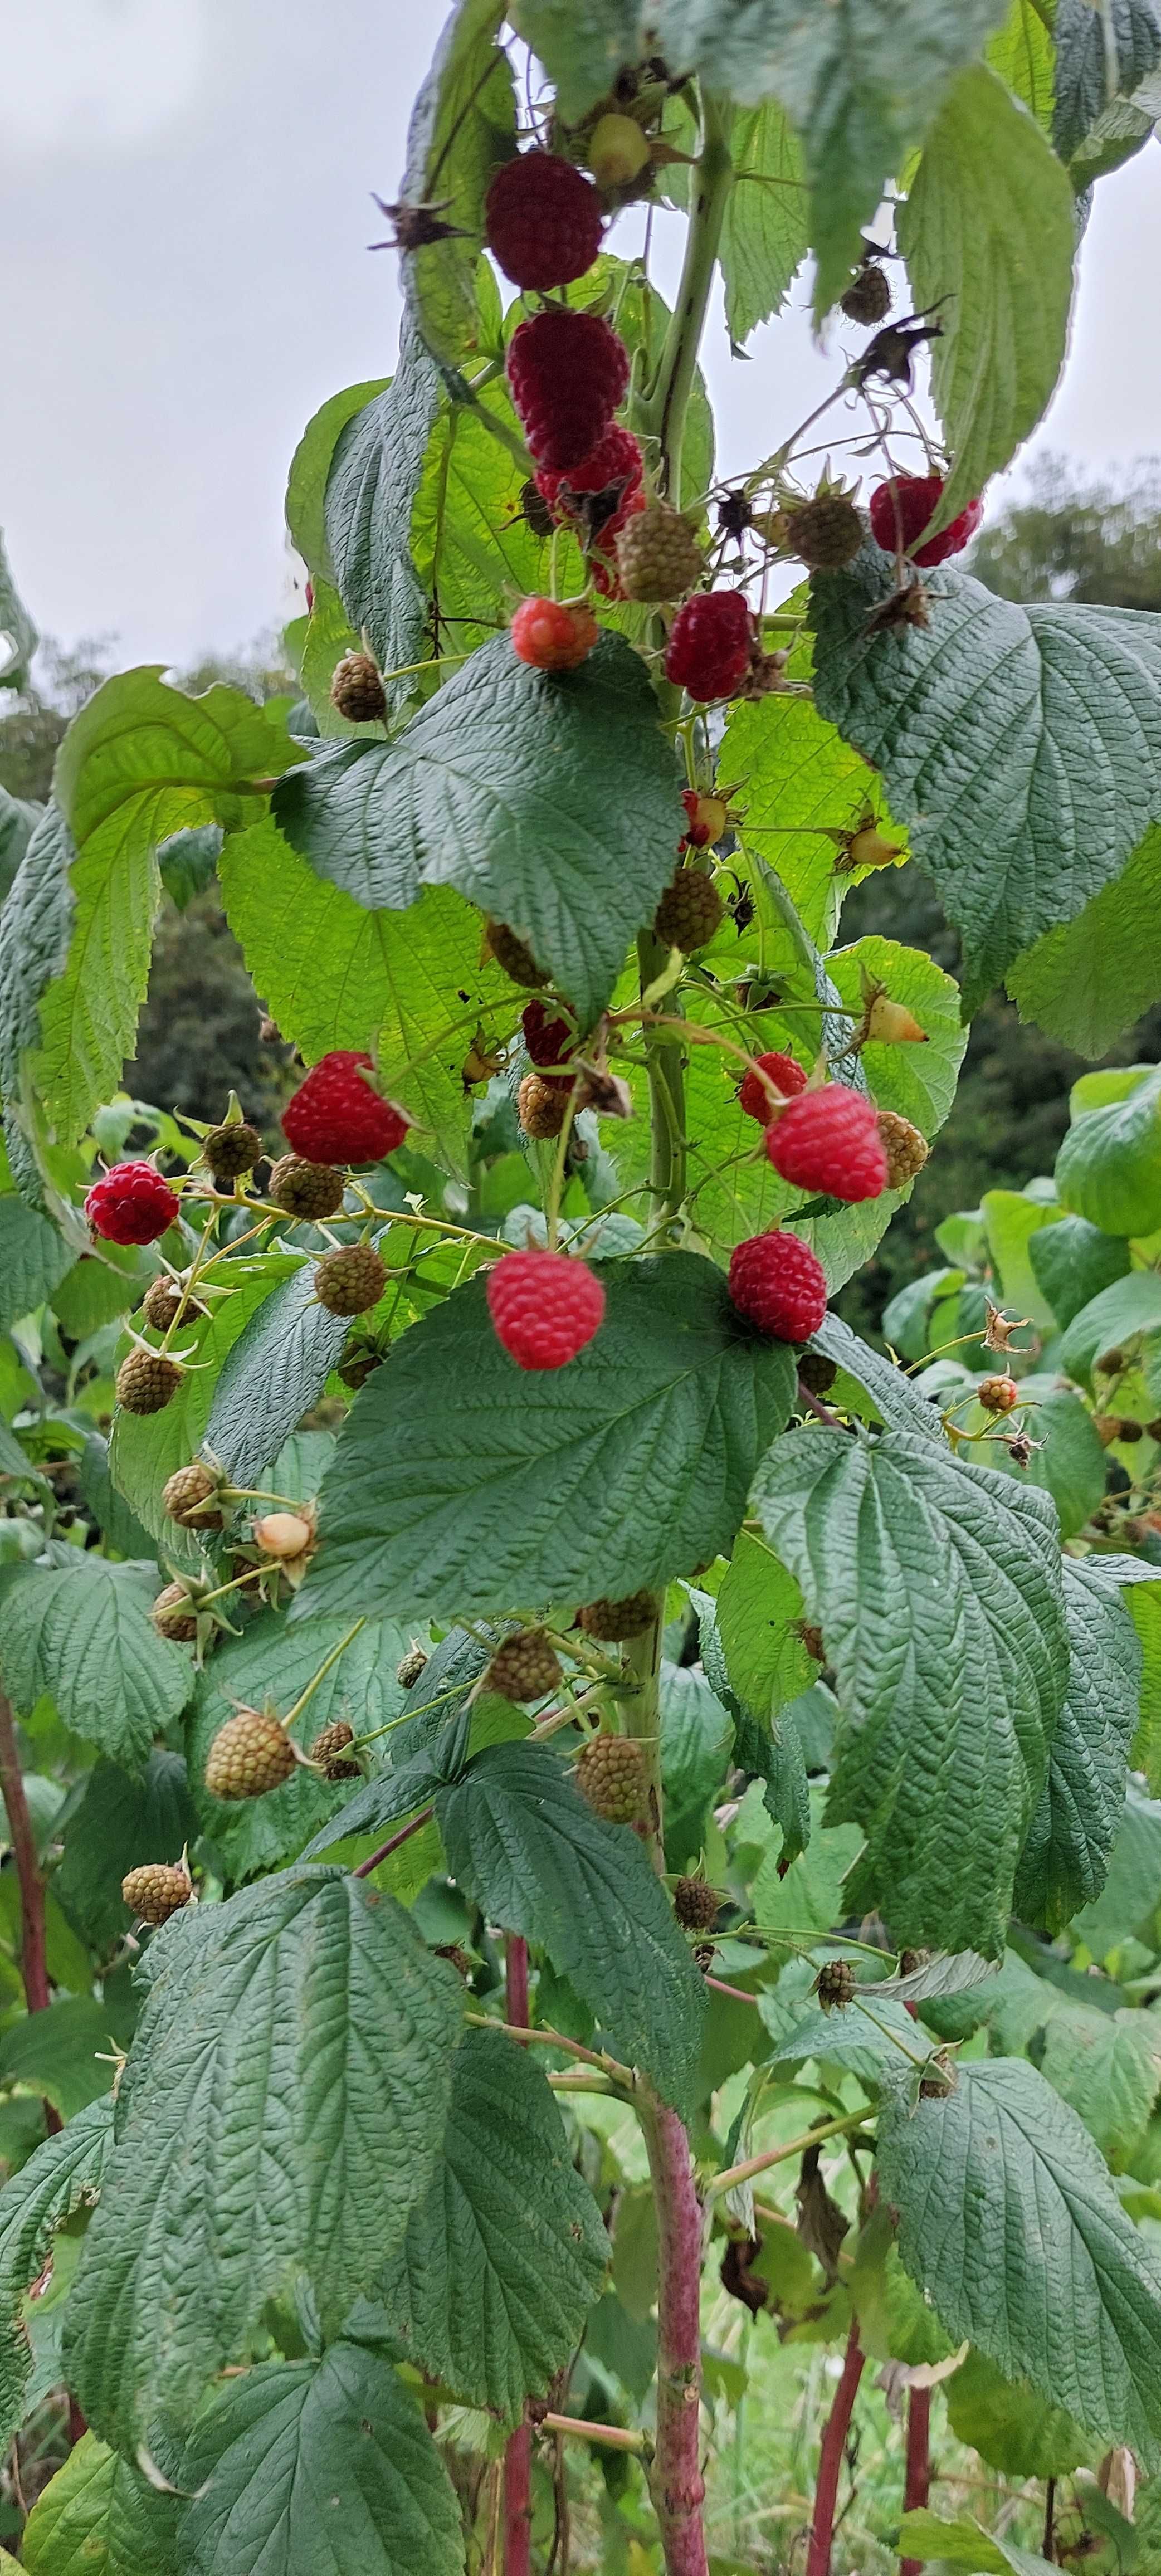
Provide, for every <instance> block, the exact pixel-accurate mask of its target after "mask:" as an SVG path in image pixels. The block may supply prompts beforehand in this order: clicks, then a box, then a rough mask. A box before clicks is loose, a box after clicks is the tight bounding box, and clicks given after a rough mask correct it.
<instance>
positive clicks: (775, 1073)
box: [738, 1047, 806, 1127]
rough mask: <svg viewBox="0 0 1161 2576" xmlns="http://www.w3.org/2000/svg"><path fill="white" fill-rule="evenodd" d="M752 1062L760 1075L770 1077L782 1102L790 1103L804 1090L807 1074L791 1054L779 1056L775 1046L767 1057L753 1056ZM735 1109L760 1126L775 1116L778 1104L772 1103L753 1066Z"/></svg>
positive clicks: (768, 1122)
mask: <svg viewBox="0 0 1161 2576" xmlns="http://www.w3.org/2000/svg"><path fill="white" fill-rule="evenodd" d="M754 1062H755V1064H760V1065H761V1067H762V1071H763V1073H768V1074H769V1076H770V1080H771V1082H772V1083H773V1085H774V1088H775V1090H776V1091H780V1092H781V1093H782V1094H783V1096H784V1098H785V1099H787V1100H793V1099H794V1098H795V1097H796V1096H797V1094H798V1093H799V1092H800V1091H805V1089H806V1075H805V1074H804V1072H803V1070H802V1066H801V1065H800V1064H796V1063H795V1061H794V1057H793V1056H792V1055H780V1054H779V1052H778V1049H777V1048H776V1047H775V1048H772V1049H771V1051H770V1053H769V1054H768V1055H760V1056H756V1057H755V1059H754ZM738 1107H739V1109H744V1111H745V1113H746V1116H747V1118H756V1119H757V1121H758V1125H759V1126H760V1127H768V1126H769V1124H770V1121H771V1119H772V1118H774V1117H776V1116H777V1102H776V1101H773V1100H771V1098H770V1094H769V1092H768V1091H767V1089H766V1085H765V1083H764V1082H762V1081H760V1079H759V1077H758V1075H757V1074H756V1073H755V1071H754V1067H753V1065H751V1067H750V1070H749V1072H748V1073H747V1074H745V1075H744V1076H743V1079H742V1085H741V1089H740V1090H739V1093H738Z"/></svg>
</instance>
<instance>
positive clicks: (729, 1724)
mask: <svg viewBox="0 0 1161 2576" xmlns="http://www.w3.org/2000/svg"><path fill="white" fill-rule="evenodd" d="M733 1739H734V1722H733V1718H732V1716H731V1715H730V1713H729V1712H728V1711H727V1710H726V1709H725V1708H724V1707H723V1706H722V1703H721V1701H720V1700H719V1699H717V1698H716V1697H715V1695H714V1692H713V1690H712V1689H711V1687H710V1684H709V1681H708V1680H707V1678H706V1675H705V1674H704V1673H697V1672H693V1671H691V1670H690V1669H689V1668H688V1667H687V1666H684V1665H680V1664H670V1663H663V1664H662V1667H661V1780H662V1788H663V1792H664V1809H665V1861H666V1867H667V1868H669V1869H685V1868H686V1867H687V1866H688V1865H689V1864H690V1862H692V1861H694V1860H695V1859H696V1858H697V1855H698V1853H699V1852H700V1850H701V1848H702V1844H703V1841H704V1839H705V1824H706V1813H707V1810H708V1807H709V1804H710V1801H711V1799H712V1797H713V1794H714V1792H715V1790H716V1791H718V1792H719V1794H720V1792H721V1790H722V1788H723V1787H724V1784H725V1776H726V1770H727V1767H728V1761H729V1755H730V1748H731V1745H732V1743H733Z"/></svg>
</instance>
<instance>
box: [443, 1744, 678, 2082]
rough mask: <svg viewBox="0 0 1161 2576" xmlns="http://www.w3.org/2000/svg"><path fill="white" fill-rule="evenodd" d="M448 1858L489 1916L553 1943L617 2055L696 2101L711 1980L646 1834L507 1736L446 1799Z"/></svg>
mask: <svg viewBox="0 0 1161 2576" xmlns="http://www.w3.org/2000/svg"><path fill="white" fill-rule="evenodd" d="M436 1815H437V1818H438V1821H439V1827H440V1831H441V1833H442V1835H443V1840H444V1847H445V1849H446V1852H447V1857H448V1867H449V1869H450V1870H451V1873H452V1876H453V1878H456V1879H457V1880H458V1881H459V1882H460V1884H461V1886H463V1887H464V1888H466V1889H467V1890H468V1891H469V1893H470V1894H472V1895H473V1896H474V1897H475V1899H476V1901H477V1903H478V1904H479V1905H480V1906H481V1907H482V1909H483V1911H484V1913H485V1914H486V1916H487V1918H488V1921H489V1922H491V1923H501V1924H503V1925H504V1927H505V1929H506V1930H509V1931H512V1932H522V1933H523V1934H524V1935H525V1938H526V1939H528V1940H531V1941H535V1942H537V1943H538V1944H539V1945H540V1946H541V1947H542V1948H543V1949H545V1950H547V1952H548V1955H549V1958H550V1959H551V1961H552V1964H553V1967H554V1968H555V1969H557V1971H558V1973H559V1974H560V1975H561V1976H564V1977H568V1978H569V1979H570V1980H571V1982H572V1984H573V1985H574V1986H575V1987H576V1990H577V1993H578V1994H579V1995H581V1996H583V1998H584V2001H585V2002H586V2003H587V2005H588V2007H589V2010H590V2011H591V2012H592V2013H594V2014H595V2015H596V2018H597V2020H598V2021H599V2023H600V2025H601V2027H602V2029H603V2030H604V2032H605V2034H606V2037H607V2039H608V2042H609V2045H610V2047H611V2048H612V2049H613V2050H614V2052H615V2053H616V2054H617V2055H618V2056H620V2057H622V2058H624V2059H625V2061H626V2063H627V2064H629V2065H635V2066H640V2067H643V2068H644V2070H645V2072H646V2074H648V2075H650V2076H651V2077H652V2079H653V2081H654V2083H655V2084H656V2086H657V2089H658V2091H659V2093H660V2094H661V2096H662V2099H663V2100H664V2101H667V2102H672V2103H674V2105H675V2107H681V2105H682V2104H683V2103H687V2102H688V2099H689V2094H690V2088H691V2086H692V2083H693V2076H694V2071H695V2068H696V2064H697V2054H698V2049H699V2046H700V2043H701V2031H702V2023H703V2021H704V2018H705V1987H704V1985H703V1983H702V1980H701V1978H700V1977H699V1975H698V1972H697V1970H696V1968H695V1967H694V1965H693V1962H692V1960H691V1958H690V1955H689V1951H688V1950H687V1948H686V1946H685V1943H684V1941H683V1940H682V1937H681V1934H680V1932H679V1931H678V1929H677V1926H676V1924H675V1922H674V1919H673V1915H672V1913H671V1911H670V1908H669V1906H668V1905H667V1903H666V1901H665V1898H664V1896H663V1894H662V1892H661V1888H660V1885H659V1883H658V1880H657V1878H656V1877H655V1875H654V1872H653V1870H652V1868H651V1866H650V1864H649V1861H648V1860H647V1858H646V1856H645V1853H644V1851H643V1849H642V1846H641V1844H640V1843H639V1842H638V1840H637V1837H636V1835H635V1834H634V1833H633V1832H632V1829H631V1828H630V1827H629V1826H628V1825H608V1824H605V1822H604V1821H603V1819H602V1818H601V1817H600V1816H596V1815H594V1814H593V1811H592V1809H591V1808H590V1807H589V1806H588V1805H587V1804H586V1802H585V1800H584V1799H583V1798H582V1797H581V1795H580V1792H579V1790H577V1789H575V1788H574V1787H573V1784H572V1781H571V1780H570V1778H569V1776H568V1773H567V1772H566V1771H565V1770H564V1769H563V1767H562V1765H561V1764H560V1762H559V1761H558V1760H557V1759H556V1757H555V1756H554V1755H553V1754H551V1753H549V1751H548V1750H547V1747H545V1746H541V1745H531V1744H501V1745H497V1746H496V1747H495V1749H494V1750H493V1751H492V1752H490V1753H482V1754H480V1756H479V1758H478V1760H476V1761H475V1762H473V1763H472V1765H471V1768H470V1770H469V1772H468V1773H467V1775H466V1777H465V1779H464V1780H463V1782H462V1783H457V1784H456V1785H455V1786H454V1787H452V1788H450V1789H445V1790H444V1791H443V1792H442V1793H441V1794H440V1796H439V1797H438V1798H437V1800H436Z"/></svg>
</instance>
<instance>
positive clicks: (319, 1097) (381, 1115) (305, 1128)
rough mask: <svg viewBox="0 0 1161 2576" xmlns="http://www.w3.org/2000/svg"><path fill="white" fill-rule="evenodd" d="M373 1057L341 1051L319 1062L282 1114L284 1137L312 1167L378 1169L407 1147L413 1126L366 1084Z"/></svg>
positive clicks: (392, 1104) (346, 1048)
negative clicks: (388, 1157)
mask: <svg viewBox="0 0 1161 2576" xmlns="http://www.w3.org/2000/svg"><path fill="white" fill-rule="evenodd" d="M370 1065H371V1058H370V1056H369V1055H360V1054H358V1053H357V1052H356V1050H355V1049H354V1048H352V1047H336V1048H335V1050H334V1052H333V1053H332V1054H331V1055H324V1056H321V1057H320V1058H319V1061H318V1063H317V1064H316V1065H314V1066H312V1068H311V1071H310V1072H309V1073H308V1075H307V1077H306V1080H305V1082H303V1083H300V1084H299V1087H298V1090H297V1091H296V1092H295V1095H294V1098H293V1100H292V1101H291V1102H290V1103H289V1105H288V1107H287V1108H286V1110H285V1111H284V1113H283V1118H282V1133H283V1135H284V1136H285V1138H286V1141H287V1144H288V1145H293V1147H294V1150H295V1153H296V1154H302V1155H304V1156H305V1157H306V1160H307V1161H308V1162H311V1163H378V1162H380V1161H381V1160H382V1158H383V1156H384V1154H393V1153H394V1152H395V1151H396V1148H397V1147H398V1146H400V1145H401V1144H402V1143H403V1139H404V1137H405V1135H406V1134H407V1130H408V1127H409V1126H410V1123H411V1122H410V1120H409V1119H408V1118H407V1117H405V1115H404V1113H403V1111H402V1109H397V1108H396V1106H395V1103H394V1101H393V1100H384V1099H382V1098H381V1096H380V1094H379V1093H378V1092H377V1091H374V1090H373V1089H372V1087H371V1084H370V1083H369V1082H367V1081H365V1080H364V1078H363V1076H364V1068H366V1069H368V1070H369V1069H370Z"/></svg>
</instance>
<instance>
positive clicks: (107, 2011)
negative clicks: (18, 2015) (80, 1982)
mask: <svg viewBox="0 0 1161 2576" xmlns="http://www.w3.org/2000/svg"><path fill="white" fill-rule="evenodd" d="M111 2020H112V2008H111V2006H109V2005H107V2004H105V2003H98V2002H97V1999H96V1997H95V1995H64V1996H60V1997H58V1998H57V2000H56V2002H55V2003H51V2004H47V2005H46V2006H45V2008H44V2010H43V2011H42V2012H33V2013H26V2014H25V2016H24V2019H23V2020H22V2021H15V2022H13V2023H11V2025H10V2027H9V2028H8V2029H7V2030H6V2031H5V2032H4V2033H3V2036H2V2037H0V2085H7V2084H20V2085H26V2086H28V2087H29V2088H30V2089H31V2088H35V2090H36V2091H37V2092H38V2093H43V2094H44V2096H45V2099H46V2101H49V2102H51V2103H52V2104H53V2107H54V2109H56V2110H57V2111H59V2112H60V2114H61V2117H62V2119H64V2120H72V2119H73V2118H74V2117H75V2115H76V2113H77V2112H78V2111H84V2110H87V2109H88V2107H89V2104H90V2103H92V2102H97V2101H100V2100H101V2098H102V2097H103V2095H105V2094H106V2093H107V2092H108V2090H109V2085H110V2081H111V2068H110V2065H109V2062H108V2061H109V2049H110V2036H111V2031H110V2025H111ZM102 2052H104V2059H105V2062H104V2064H102V2063H101V2062H100V2060H101V2053H102Z"/></svg>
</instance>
